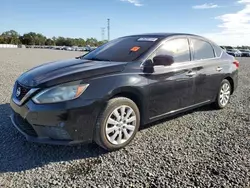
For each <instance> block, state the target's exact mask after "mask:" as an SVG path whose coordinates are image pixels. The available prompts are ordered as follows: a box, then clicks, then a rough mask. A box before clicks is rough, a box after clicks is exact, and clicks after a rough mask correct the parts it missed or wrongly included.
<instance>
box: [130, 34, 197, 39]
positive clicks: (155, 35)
mask: <svg viewBox="0 0 250 188" xmlns="http://www.w3.org/2000/svg"><path fill="white" fill-rule="evenodd" d="M175 35H176V36H177V35H178V36H180V35H188V36H196V37H201V36H198V35H194V34H188V33H145V34H137V35H130V36H133V37H136V36H138V37H142V36H144V37H145V36H147V37H164V38H165V37H170V36H175Z"/></svg>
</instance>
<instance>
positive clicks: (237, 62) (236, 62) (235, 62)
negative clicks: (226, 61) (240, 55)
mask: <svg viewBox="0 0 250 188" xmlns="http://www.w3.org/2000/svg"><path fill="white" fill-rule="evenodd" d="M233 64H235V66H236V68H239V66H240V62H239V61H237V60H235V61H234V62H233Z"/></svg>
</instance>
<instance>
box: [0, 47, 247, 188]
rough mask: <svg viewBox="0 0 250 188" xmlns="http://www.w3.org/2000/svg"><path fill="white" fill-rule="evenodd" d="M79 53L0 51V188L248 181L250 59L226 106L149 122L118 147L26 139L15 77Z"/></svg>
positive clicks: (215, 184)
mask: <svg viewBox="0 0 250 188" xmlns="http://www.w3.org/2000/svg"><path fill="white" fill-rule="evenodd" d="M79 54H80V53H78V52H62V51H53V50H34V49H33V50H32V49H16V50H14V49H12V50H10V49H0V65H1V67H0V80H1V81H0V130H1V132H0V187H18V188H19V187H248V186H250V119H249V118H250V117H249V116H250V113H249V112H250V58H249V59H246V58H245V59H244V58H242V59H241V60H240V62H241V64H240V73H239V78H240V80H239V87H238V90H237V92H236V93H235V94H234V95H233V96H232V100H231V104H230V105H229V106H228V108H226V109H224V110H220V111H216V110H213V109H212V108H211V107H210V106H205V107H202V108H200V109H197V110H194V111H192V112H188V113H185V114H182V115H179V116H176V117H174V118H169V119H165V120H163V121H160V122H157V123H154V124H153V125H147V126H144V127H143V128H142V130H141V131H140V132H139V133H138V134H137V136H136V138H135V140H134V141H133V142H132V143H131V144H130V145H129V146H127V147H126V148H125V149H122V150H120V151H116V152H112V153H107V152H105V151H104V150H102V149H101V148H99V147H97V146H96V145H95V144H89V145H81V146H74V147H65V146H49V145H39V144H33V143H29V142H27V141H26V140H25V139H24V137H23V136H22V135H21V134H20V133H18V132H17V131H16V130H15V129H14V128H13V126H12V125H11V122H10V120H9V118H8V116H9V114H10V107H9V98H10V94H11V89H12V85H13V83H14V81H15V79H16V78H17V77H18V76H19V75H20V74H21V73H22V72H23V71H25V70H27V69H29V68H31V67H33V66H35V65H38V64H40V63H42V62H46V61H50V60H57V59H65V58H71V57H75V56H77V55H79Z"/></svg>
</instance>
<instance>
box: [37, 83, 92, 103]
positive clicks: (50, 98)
mask: <svg viewBox="0 0 250 188" xmlns="http://www.w3.org/2000/svg"><path fill="white" fill-rule="evenodd" d="M87 87H88V84H75V85H69V84H63V85H59V86H56V87H52V88H49V89H46V90H44V91H41V92H40V93H38V94H37V95H35V96H34V97H33V98H32V100H33V101H34V102H35V103H38V104H43V103H57V102H62V101H68V100H72V99H76V98H78V97H79V96H80V95H81V94H82V93H83V92H84V91H85V90H86V89H87Z"/></svg>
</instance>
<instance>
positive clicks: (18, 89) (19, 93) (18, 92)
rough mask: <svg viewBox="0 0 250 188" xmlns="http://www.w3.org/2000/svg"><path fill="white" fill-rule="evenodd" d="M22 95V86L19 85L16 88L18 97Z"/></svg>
mask: <svg viewBox="0 0 250 188" xmlns="http://www.w3.org/2000/svg"><path fill="white" fill-rule="evenodd" d="M20 95H21V88H20V87H18V88H17V90H16V97H19V96H20Z"/></svg>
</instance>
